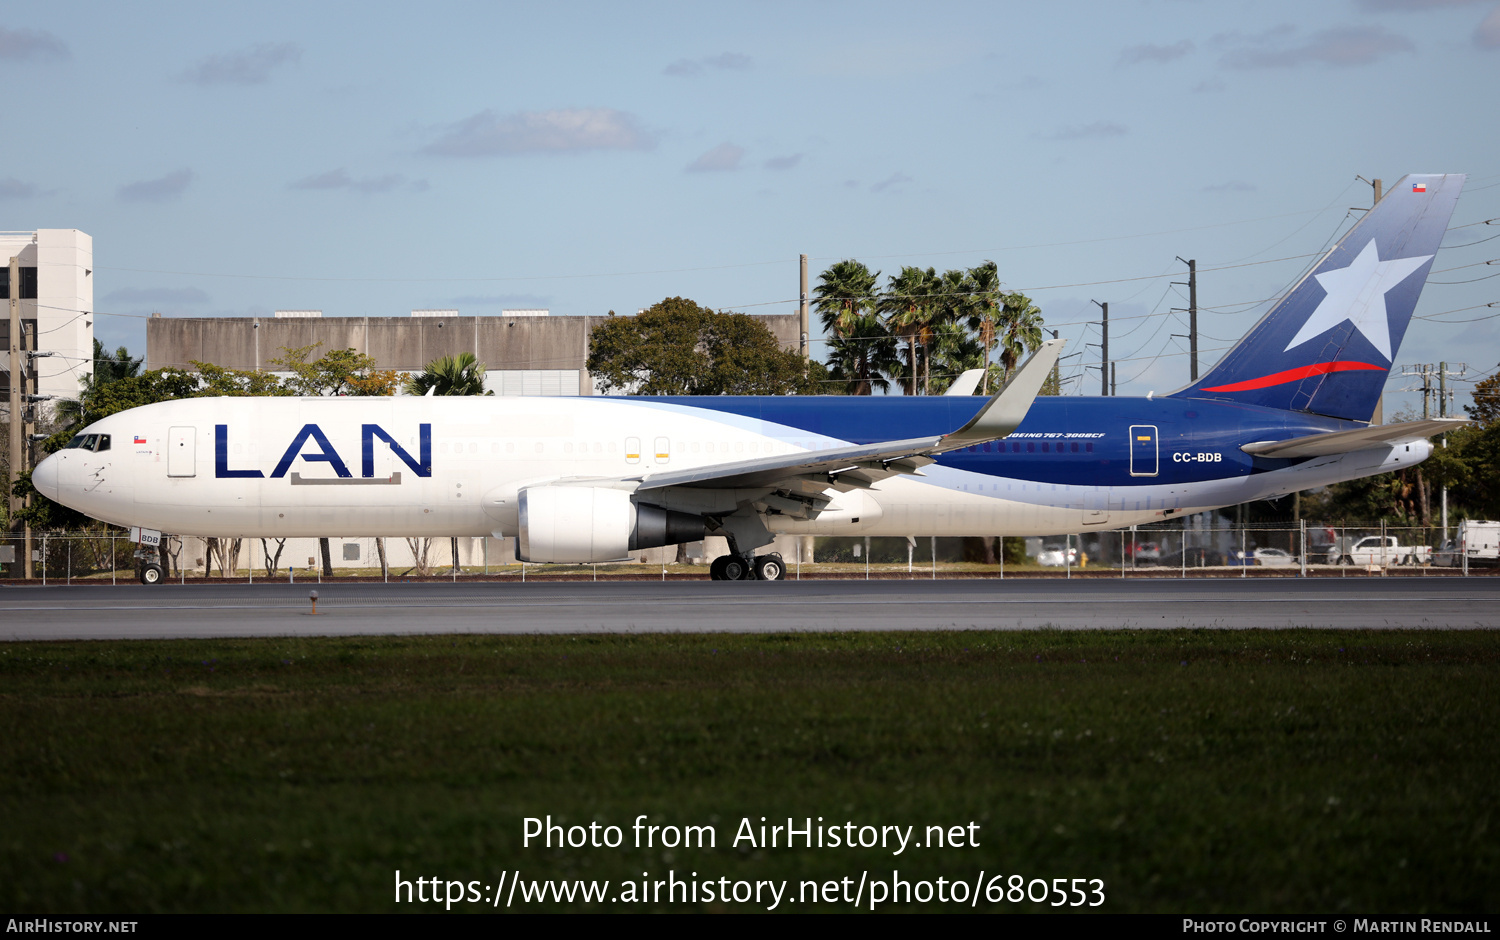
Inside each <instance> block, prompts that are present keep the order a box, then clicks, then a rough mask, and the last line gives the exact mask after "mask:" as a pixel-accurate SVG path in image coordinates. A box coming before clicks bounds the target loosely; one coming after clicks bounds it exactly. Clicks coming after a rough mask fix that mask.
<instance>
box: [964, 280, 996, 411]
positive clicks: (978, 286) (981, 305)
mask: <svg viewBox="0 0 1500 940" xmlns="http://www.w3.org/2000/svg"><path fill="white" fill-rule="evenodd" d="M969 283H970V290H971V291H972V292H973V293H971V294H970V296H969V303H968V305H967V307H966V310H965V313H966V316H965V322H966V325H967V326H968V327H969V329H971V330H973V331H974V332H975V333H976V334H977V335H978V338H979V343H980V345H981V346H983V347H984V378H983V379H982V380H981V381H980V383H979V393H980V394H981V395H988V394H989V391H990V350H991V349H993V348H994V346H995V337H996V334H997V333H998V332H999V329H1000V311H1001V310H1002V309H1003V308H1002V307H1001V305H1000V269H999V266H998V265H996V264H995V262H993V261H985V262H983V263H982V264H980V265H979V266H978V267H974V268H970V269H969Z"/></svg>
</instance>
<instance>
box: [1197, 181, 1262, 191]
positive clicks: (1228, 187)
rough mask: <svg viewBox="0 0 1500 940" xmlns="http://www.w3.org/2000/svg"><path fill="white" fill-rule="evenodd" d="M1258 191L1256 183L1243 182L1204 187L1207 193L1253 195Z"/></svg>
mask: <svg viewBox="0 0 1500 940" xmlns="http://www.w3.org/2000/svg"><path fill="white" fill-rule="evenodd" d="M1255 190H1256V186H1255V184H1254V183H1246V182H1242V181H1241V180H1230V181H1229V182H1227V183H1215V184H1213V185H1212V186H1205V187H1203V191H1204V192H1206V193H1253V192H1255Z"/></svg>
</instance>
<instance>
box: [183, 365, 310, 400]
mask: <svg viewBox="0 0 1500 940" xmlns="http://www.w3.org/2000/svg"><path fill="white" fill-rule="evenodd" d="M193 368H195V369H197V370H198V382H199V388H198V391H197V392H196V393H194V394H196V395H198V396H200V397H201V396H226V397H238V396H243V395H291V394H293V392H292V390H291V389H290V388H289V387H287V386H286V385H283V384H282V382H281V380H280V379H278V378H277V377H276V376H275V375H273V374H271V373H270V372H257V371H249V370H245V369H228V368H225V367H224V366H216V365H214V364H213V363H211V362H199V361H198V360H197V359H194V360H193Z"/></svg>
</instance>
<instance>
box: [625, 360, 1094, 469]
mask: <svg viewBox="0 0 1500 940" xmlns="http://www.w3.org/2000/svg"><path fill="white" fill-rule="evenodd" d="M1066 342H1067V340H1062V339H1050V340H1047V341H1046V342H1044V343H1042V345H1041V346H1040V347H1039V348H1038V349H1037V351H1036V352H1035V353H1033V354H1032V356H1031V358H1030V359H1028V360H1026V362H1025V364H1023V365H1022V366H1021V368H1019V369H1017V370H1016V374H1015V375H1013V376H1011V379H1010V381H1009V382H1006V383H1005V387H1004V388H1002V389H1000V391H999V392H997V393H996V394H995V396H994V397H993V398H991V399H990V400H989V402H988V403H986V404H985V406H984V407H983V408H982V409H980V411H979V413H978V414H976V415H975V416H974V417H973V418H972V419H970V420H969V422H968V423H967V424H965V425H964V426H963V427H961V428H959V429H958V430H956V431H953V432H951V433H948V434H940V435H936V436H933V437H922V438H912V439H910V440H904V441H885V442H881V443H878V444H861V445H849V446H847V447H834V448H830V449H826V450H816V451H804V452H803V453H800V454H786V455H781V456H776V457H765V458H761V459H759V460H742V461H736V462H734V463H723V464H713V465H710V466H706V467H693V468H691V469H687V470H667V471H662V472H659V473H650V474H646V475H645V476H643V477H641V478H640V486H639V487H637V489H636V492H643V491H649V490H659V489H665V488H667V487H697V488H709V489H760V488H765V487H777V486H780V485H783V484H788V483H802V482H817V481H821V483H822V486H825V487H826V486H829V485H835V486H840V487H841V488H847V487H855V488H860V489H867V488H868V487H869V486H870V485H871V484H873V483H875V482H878V481H879V480H883V479H885V478H886V477H891V476H895V475H897V474H901V473H915V474H920V473H921V470H922V468H923V467H925V466H927V465H928V464H930V463H932V462H933V460H934V458H935V457H936V455H938V454H942V453H945V452H947V451H950V450H958V449H959V448H962V447H969V446H970V445H973V444H981V443H984V442H986V441H994V440H999V439H1000V438H1002V437H1005V436H1006V435H1007V434H1009V433H1010V432H1012V431H1014V430H1015V429H1016V428H1017V427H1019V426H1020V424H1021V421H1022V420H1024V419H1025V417H1026V412H1027V411H1029V410H1030V409H1031V403H1032V402H1033V401H1035V400H1036V396H1037V393H1038V392H1040V391H1041V390H1042V384H1043V383H1044V382H1045V381H1046V380H1047V375H1048V374H1049V373H1050V372H1051V371H1052V366H1053V365H1054V364H1055V363H1056V362H1057V357H1058V356H1059V355H1061V354H1062V347H1063V345H1064V344H1065V343H1066Z"/></svg>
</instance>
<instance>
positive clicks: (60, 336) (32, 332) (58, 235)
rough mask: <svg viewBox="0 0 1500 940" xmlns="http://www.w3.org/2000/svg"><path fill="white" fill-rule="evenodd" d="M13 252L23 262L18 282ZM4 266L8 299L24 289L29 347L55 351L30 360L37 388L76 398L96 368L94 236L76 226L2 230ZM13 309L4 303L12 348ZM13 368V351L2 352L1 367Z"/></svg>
mask: <svg viewBox="0 0 1500 940" xmlns="http://www.w3.org/2000/svg"><path fill="white" fill-rule="evenodd" d="M11 258H16V259H17V260H18V261H19V262H20V266H21V279H20V280H21V283H20V284H19V285H14V284H11V283H10V259H11ZM0 268H3V269H4V272H5V273H4V274H0V279H3V281H4V285H3V286H4V294H3V297H4V300H5V301H6V304H7V305H8V303H9V300H10V296H11V294H10V292H11V291H12V290H17V289H19V291H20V296H21V321H22V323H23V325H24V329H25V332H26V348H27V349H34V350H37V351H39V352H51V353H53V355H51V356H45V357H38V358H35V359H32V360H31V361H32V362H33V363H34V364H35V366H36V368H37V371H38V383H37V384H38V389H37V390H38V393H39V394H42V395H52V396H55V397H57V398H77V397H78V391H79V388H80V386H79V379H81V378H82V377H84V376H85V375H91V374H93V371H94V277H93V274H94V271H93V268H94V239H93V237H92V236H90V235H86V234H84V233H83V232H80V231H78V230H77V229H71V228H44V229H38V230H36V231H35V232H0ZM9 315H10V311H9V309H8V306H6V307H0V333H4V334H5V342H6V347H5V348H7V349H8V348H10V347H9V339H10V337H9V332H10V326H9ZM9 368H10V362H9V357H7V356H0V372H8V370H9ZM7 378H8V377H7ZM3 404H4V402H3V401H0V406H3Z"/></svg>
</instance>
